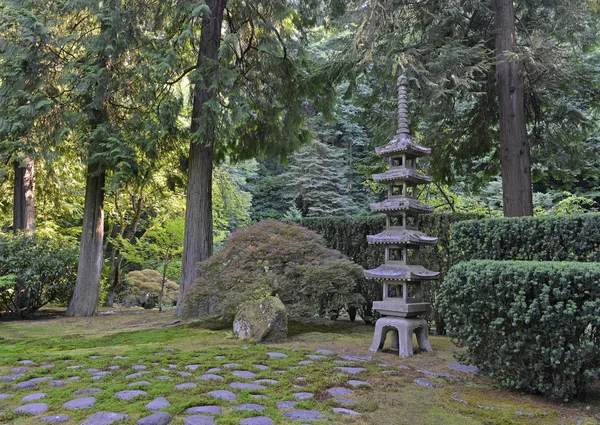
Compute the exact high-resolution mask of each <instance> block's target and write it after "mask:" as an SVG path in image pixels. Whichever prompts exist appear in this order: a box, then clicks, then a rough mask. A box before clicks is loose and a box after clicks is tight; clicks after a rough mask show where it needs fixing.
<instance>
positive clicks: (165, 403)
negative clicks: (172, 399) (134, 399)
mask: <svg viewBox="0 0 600 425" xmlns="http://www.w3.org/2000/svg"><path fill="white" fill-rule="evenodd" d="M170 405H171V403H169V400H167V399H166V398H164V397H158V398H155V399H154V400H152V401H151V402H150V403H148V404H147V405H146V409H149V410H154V411H157V410H160V409H164V408H165V407H169V406H170Z"/></svg>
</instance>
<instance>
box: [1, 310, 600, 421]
mask: <svg viewBox="0 0 600 425" xmlns="http://www.w3.org/2000/svg"><path fill="white" fill-rule="evenodd" d="M103 314H104V315H102V316H100V317H95V318H86V319H83V318H59V317H54V318H45V319H38V320H34V321H19V322H17V321H13V322H7V321H0V338H1V339H0V375H6V374H7V372H8V371H9V369H10V368H12V367H15V366H17V365H18V364H17V362H18V361H19V360H23V359H28V360H33V361H35V362H36V363H37V364H48V363H54V365H55V366H54V367H53V368H51V369H47V370H39V369H37V368H30V370H29V371H28V372H27V376H26V377H25V378H31V377H37V376H41V375H52V376H53V379H62V380H65V382H68V384H67V386H65V387H62V388H54V387H50V386H49V385H48V383H41V384H39V385H38V388H37V389H32V390H14V389H13V385H14V383H1V382H0V393H12V394H14V396H13V397H11V398H8V399H6V400H3V401H0V405H1V406H2V409H0V423H1V424H11V425H12V424H23V425H29V424H37V423H39V417H38V418H32V417H28V416H22V415H16V414H14V413H12V410H13V409H14V408H16V407H17V406H19V405H21V404H23V403H22V402H21V401H20V399H21V397H23V396H24V395H27V394H31V393H35V392H44V393H46V394H47V397H46V398H45V399H44V400H40V401H43V402H45V403H48V405H49V408H50V410H49V413H50V412H51V413H52V414H53V415H56V414H67V415H68V416H70V417H71V421H69V422H66V424H67V425H71V424H79V423H81V422H82V421H83V420H85V418H87V417H89V416H90V415H91V413H92V412H96V411H115V412H120V413H127V414H129V415H130V419H128V420H127V421H124V422H120V423H123V424H134V423H135V422H136V421H137V420H138V419H139V418H141V417H143V416H145V415H147V414H149V413H150V412H149V411H147V410H146V409H145V407H144V406H145V405H146V404H147V403H148V402H149V401H151V400H153V399H154V398H156V397H160V396H165V397H167V398H168V399H169V401H170V402H171V406H170V407H168V408H167V409H166V411H167V412H168V413H169V414H170V415H171V416H172V417H173V418H174V420H173V422H172V423H173V424H176V425H178V424H179V425H180V424H183V422H184V420H185V417H186V416H187V415H186V414H185V413H184V411H185V409H187V408H189V407H194V406H198V405H206V404H213V405H215V404H216V405H221V406H222V407H223V409H224V414H223V415H221V416H218V421H217V424H227V425H228V424H237V423H238V422H239V420H240V419H242V418H244V417H250V416H255V415H256V414H252V413H249V412H242V411H233V410H232V409H231V408H232V406H233V405H235V404H239V403H260V404H262V405H264V406H265V407H266V408H267V410H266V411H264V412H263V413H262V414H264V415H265V416H269V417H271V418H272V419H273V420H274V421H275V422H276V423H281V424H286V423H304V422H290V421H287V420H286V419H285V418H284V416H283V414H282V411H281V410H279V409H277V407H276V402H277V401H280V400H292V399H293V393H295V392H298V391H306V392H311V393H314V394H315V397H314V398H313V399H310V400H304V401H301V402H300V403H299V404H298V405H297V408H305V409H315V410H319V411H321V412H322V413H323V415H324V417H323V420H322V421H313V422H310V423H314V424H381V425H387V424H389V425H403V424H407V425H408V424H423V425H428V424H435V425H441V424H451V425H452V424H457V425H459V424H461V425H462V424H465V425H475V424H486V425H487V424H507V425H510V424H532V425H543V424H565V425H566V424H578V423H579V424H581V425H584V424H597V423H599V422H598V420H597V419H598V418H600V402H599V398H598V397H597V396H594V395H593V394H592V397H590V398H589V400H588V401H587V402H585V403H584V402H576V403H573V404H570V405H569V404H564V403H560V402H555V401H550V400H547V399H544V398H541V397H536V396H532V395H524V394H518V393H512V392H509V391H506V390H503V389H501V388H499V387H497V385H496V384H495V383H494V382H492V381H489V380H488V379H486V378H485V377H481V376H473V375H465V374H461V373H459V372H453V371H450V370H449V369H448V368H447V365H448V364H450V363H453V362H455V360H454V357H453V356H454V354H456V353H457V352H458V350H457V349H456V348H455V347H454V345H453V344H452V342H451V341H450V340H449V339H448V338H441V337H432V338H431V343H432V346H433V349H434V352H433V353H422V354H419V355H417V356H414V357H411V358H409V359H400V358H398V357H397V356H396V355H394V354H392V353H390V352H384V353H375V354H372V355H373V361H372V362H365V363H356V364H352V366H361V367H365V368H366V369H367V370H366V371H365V372H362V373H361V374H359V375H357V376H355V377H352V378H350V377H349V376H348V375H346V374H344V373H340V372H338V371H336V370H335V369H334V368H335V367H336V366H340V364H337V363H335V361H336V359H337V360H338V361H339V359H338V358H337V357H334V358H328V359H325V360H320V361H315V362H314V363H311V364H306V365H301V366H300V367H298V366H299V365H298V363H299V362H300V361H302V360H306V359H307V358H306V357H305V355H306V354H307V353H314V350H317V349H329V350H333V351H335V352H336V353H338V354H339V355H360V356H365V355H370V354H371V353H368V352H367V350H368V347H369V345H370V340H371V338H372V332H373V328H372V327H370V326H366V325H363V324H353V323H348V322H336V323H332V322H329V323H323V324H314V323H313V324H306V323H291V324H290V339H289V341H288V342H286V343H283V344H276V345H271V346H268V347H267V346H262V345H248V344H246V343H244V342H242V341H238V340H236V339H233V338H232V337H231V333H230V332H227V331H219V332H216V331H208V330H204V329H201V328H198V327H191V326H169V325H170V324H172V323H173V321H174V319H173V317H172V316H171V315H170V314H168V313H166V314H158V313H157V312H152V311H139V310H133V311H132V310H128V311H115V312H114V314H110V313H109V312H103ZM267 351H280V352H284V353H286V354H287V355H288V357H287V358H281V359H280V358H269V357H268V356H267V354H266V352H267ZM117 355H118V356H125V357H127V358H124V359H120V358H119V359H115V358H114V356H117ZM220 355H222V356H225V357H226V359H217V358H215V356H220ZM90 356H101V357H100V358H97V359H92V358H90ZM65 360H66V362H65ZM223 363H239V364H241V366H240V367H239V369H241V370H249V371H252V372H255V373H257V376H256V378H255V379H262V378H270V379H277V380H279V383H278V384H277V385H275V386H267V387H266V388H265V389H264V390H255V391H246V390H244V391H238V390H235V391H234V392H236V393H237V394H238V400H237V402H236V403H231V402H226V401H219V400H214V399H212V398H210V397H208V396H206V392H208V391H210V390H211V389H225V388H227V384H228V383H230V382H234V381H243V380H240V379H239V378H237V377H235V376H233V375H232V374H231V371H230V370H226V369H224V370H223V372H221V373H220V374H221V375H222V376H223V377H224V378H225V380H224V381H223V382H212V381H209V382H203V383H202V384H201V383H200V381H199V380H198V376H199V375H200V374H202V373H204V372H205V371H206V370H208V369H210V368H212V367H219V366H220V365H222V364H223ZM170 364H177V365H178V368H177V369H176V370H175V371H174V370H172V369H170V368H169V365H170ZM189 364H198V365H200V366H199V368H198V369H197V370H196V371H193V372H192V373H193V376H191V377H183V376H179V375H178V374H177V373H176V372H177V371H184V370H185V369H184V366H185V365H189ZM255 364H263V365H267V366H269V370H265V371H261V370H258V369H256V368H255V366H254V365H255ZM79 365H80V366H81V368H72V367H73V366H79ZM133 365H144V366H146V367H147V368H148V370H151V371H152V372H151V373H148V374H144V375H142V376H141V377H139V378H135V379H127V378H126V376H127V375H129V374H131V373H133V372H134V370H133V369H132V366H133ZM400 365H405V366H408V367H410V369H399V368H398V366H400ZM110 366H119V369H118V370H114V371H111V375H110V376H109V377H105V378H102V379H100V380H99V381H92V379H91V377H92V375H91V373H90V372H88V371H87V369H89V368H94V369H99V370H107V369H108V368H109V367H110ZM422 369H425V370H430V371H440V372H446V373H448V372H449V373H453V374H455V375H456V378H455V379H444V378H431V377H427V379H430V380H432V381H434V382H435V384H436V388H426V387H421V386H418V385H416V384H415V383H414V381H415V379H417V378H422V377H424V375H423V374H422V373H419V372H418V370H422ZM277 370H283V371H285V373H277V372H276V371H277ZM390 370H392V371H393V373H383V371H390ZM156 375H167V376H170V377H171V378H173V379H172V380H170V381H162V380H157V379H154V376H156ZM73 376H80V377H81V379H79V380H77V381H69V380H68V378H70V377H73ZM348 379H361V380H365V381H368V382H369V383H370V384H371V387H370V388H367V387H364V388H353V389H352V392H353V399H354V400H355V401H356V405H355V406H353V407H352V408H353V409H355V410H356V411H358V412H360V413H361V415H360V416H358V417H345V416H340V415H335V414H333V413H332V412H331V409H332V407H334V406H337V405H335V404H334V403H333V401H332V399H331V398H330V397H328V395H327V394H326V393H325V390H326V389H327V388H330V387H333V386H342V387H349V386H348V384H347V380H348ZM138 380H148V381H151V382H152V385H151V386H149V387H146V386H135V387H128V386H127V385H128V384H130V383H131V382H134V381H138ZM184 382H194V383H196V384H198V387H196V388H194V389H189V390H174V386H175V385H176V384H179V383H184ZM250 382H251V381H250ZM294 385H301V386H303V388H302V389H298V388H296V387H294ZM89 387H96V388H100V389H102V390H103V391H102V392H100V393H97V394H96V395H95V397H96V399H97V400H96V404H95V405H94V408H93V410H91V411H90V410H68V409H66V408H64V407H63V403H65V402H66V401H69V400H71V399H73V398H76V397H75V396H74V395H73V394H72V393H73V391H75V390H78V389H82V388H89ZM125 389H142V390H144V391H147V393H148V394H147V395H144V396H142V397H140V398H136V399H134V400H130V401H126V402H123V401H119V400H118V399H117V398H116V397H115V396H114V395H113V394H114V393H115V392H117V391H122V390H125ZM251 394H260V395H265V396H266V397H267V399H261V400H257V399H255V398H253V397H251Z"/></svg>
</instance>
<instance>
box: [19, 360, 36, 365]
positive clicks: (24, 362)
mask: <svg viewBox="0 0 600 425" xmlns="http://www.w3.org/2000/svg"><path fill="white" fill-rule="evenodd" d="M19 363H21V364H34V362H33V361H32V360H21V361H20V362H19Z"/></svg>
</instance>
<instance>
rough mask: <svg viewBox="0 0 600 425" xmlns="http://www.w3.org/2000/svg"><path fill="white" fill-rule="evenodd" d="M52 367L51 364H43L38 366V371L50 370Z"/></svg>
mask: <svg viewBox="0 0 600 425" xmlns="http://www.w3.org/2000/svg"><path fill="white" fill-rule="evenodd" d="M53 367H54V365H53V364H52V363H50V364H44V365H41V366H40V369H52V368H53Z"/></svg>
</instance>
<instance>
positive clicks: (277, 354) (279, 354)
mask: <svg viewBox="0 0 600 425" xmlns="http://www.w3.org/2000/svg"><path fill="white" fill-rule="evenodd" d="M267 356H269V357H271V358H286V357H287V356H288V355H287V354H285V353H278V352H272V351H268V352H267Z"/></svg>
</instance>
